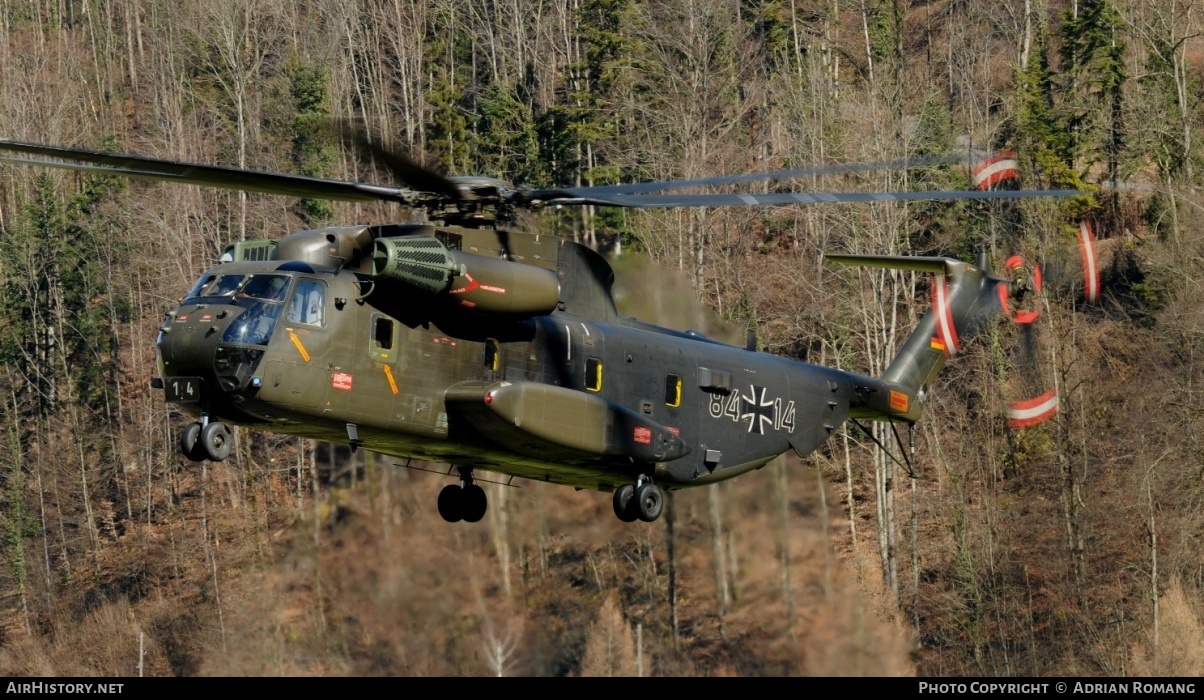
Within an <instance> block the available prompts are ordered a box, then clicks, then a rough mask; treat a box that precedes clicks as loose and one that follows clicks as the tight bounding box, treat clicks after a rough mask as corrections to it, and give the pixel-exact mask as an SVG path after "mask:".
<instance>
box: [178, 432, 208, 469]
mask: <svg viewBox="0 0 1204 700" xmlns="http://www.w3.org/2000/svg"><path fill="white" fill-rule="evenodd" d="M180 452H182V453H183V454H184V456H185V457H187V458H188V459H190V460H192V461H193V462H204V461H205V449H204V447H202V446H201V424H200V423H196V422H193V423H189V424H188V425H186V426H184V430H182V431H180Z"/></svg>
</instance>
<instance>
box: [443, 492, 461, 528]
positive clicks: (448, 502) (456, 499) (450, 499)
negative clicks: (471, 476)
mask: <svg viewBox="0 0 1204 700" xmlns="http://www.w3.org/2000/svg"><path fill="white" fill-rule="evenodd" d="M463 491H464V489H462V488H460V486H459V485H458V484H448V485H447V486H444V487H443V490H442V491H440V492H439V516H440V517H442V518H443V519H444V520H446V521H447V522H449V523H458V522H460V521H461V520H463V519H464V516H463V515H461V514H460V510H461V509H460V501H462V500H463V499H462V498H461V497H460V494H461V493H462V492H463Z"/></svg>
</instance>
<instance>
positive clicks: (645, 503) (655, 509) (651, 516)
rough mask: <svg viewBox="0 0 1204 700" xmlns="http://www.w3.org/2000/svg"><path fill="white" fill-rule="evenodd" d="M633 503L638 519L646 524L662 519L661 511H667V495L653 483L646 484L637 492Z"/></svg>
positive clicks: (647, 482)
mask: <svg viewBox="0 0 1204 700" xmlns="http://www.w3.org/2000/svg"><path fill="white" fill-rule="evenodd" d="M633 501H634V503H635V511H636V515H637V517H639V519H640V520H643V521H644V522H646V523H650V522H652V521H654V520H656V519H657V518H659V517H661V511H662V510H664V509H665V494H663V493H661V490H660V488H658V487H657V485H656V484H654V483H652V482H651V481H646V482H644V483H643V484H641V485H640V487H639V488H637V489H636V490H635V498H634V499H633Z"/></svg>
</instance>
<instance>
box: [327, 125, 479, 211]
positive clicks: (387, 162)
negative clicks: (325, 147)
mask: <svg viewBox="0 0 1204 700" xmlns="http://www.w3.org/2000/svg"><path fill="white" fill-rule="evenodd" d="M334 126H335V128H336V129H337V130H338V132H339V133H340V134H342V136H343V137H344V138H346V139H347V140H349V141H350V142H351V143H352V145H354V146H355V147H356V148H359V149H362V150H365V151H368V152H369V153H371V154H372V157H373V158H375V159H376V160H377V161H379V162H380V163H381V164H382V165H384V166H385V167H386V168H388V170H389V172H390V173H391V174H392V175H393V177H395V178H397V181H398V182H400V183H402V184H404V185H407V186H409V187H410V188H412V189H415V190H418V191H419V192H429V193H431V194H440V195H443V196H445V197H450V198H451V199H452V200H453V201H459V200H461V199H463V198H464V192H463V191H462V190H461V189H460V187H459V186H457V185H456V183H454V182H452V181H451V180H449V179H448V178H446V177H444V176H443V175H440V174H439V173H437V172H435V171H434V170H431V169H430V168H427V167H425V166H423V165H420V164H418V163H416V162H414V161H413V160H412V159H411V158H410V157H409V156H407V155H405V154H404V153H401V152H399V151H393V150H389V149H386V148H385V147H384V146H381V145H379V144H377V143H374V142H373V141H371V140H369V139H368V136H367V135H366V134H365V133H364V132H363V130H362V129H359V128H356V127H354V126H352V125H350V124H348V123H346V122H342V121H339V122H335V124H334Z"/></svg>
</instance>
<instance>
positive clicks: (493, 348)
mask: <svg viewBox="0 0 1204 700" xmlns="http://www.w3.org/2000/svg"><path fill="white" fill-rule="evenodd" d="M501 366H502V353H501V350H500V349H499V348H498V344H497V341H496V340H494V339H493V338H486V339H485V369H487V370H489V371H490V372H496V371H498V368H499V367H501Z"/></svg>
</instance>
